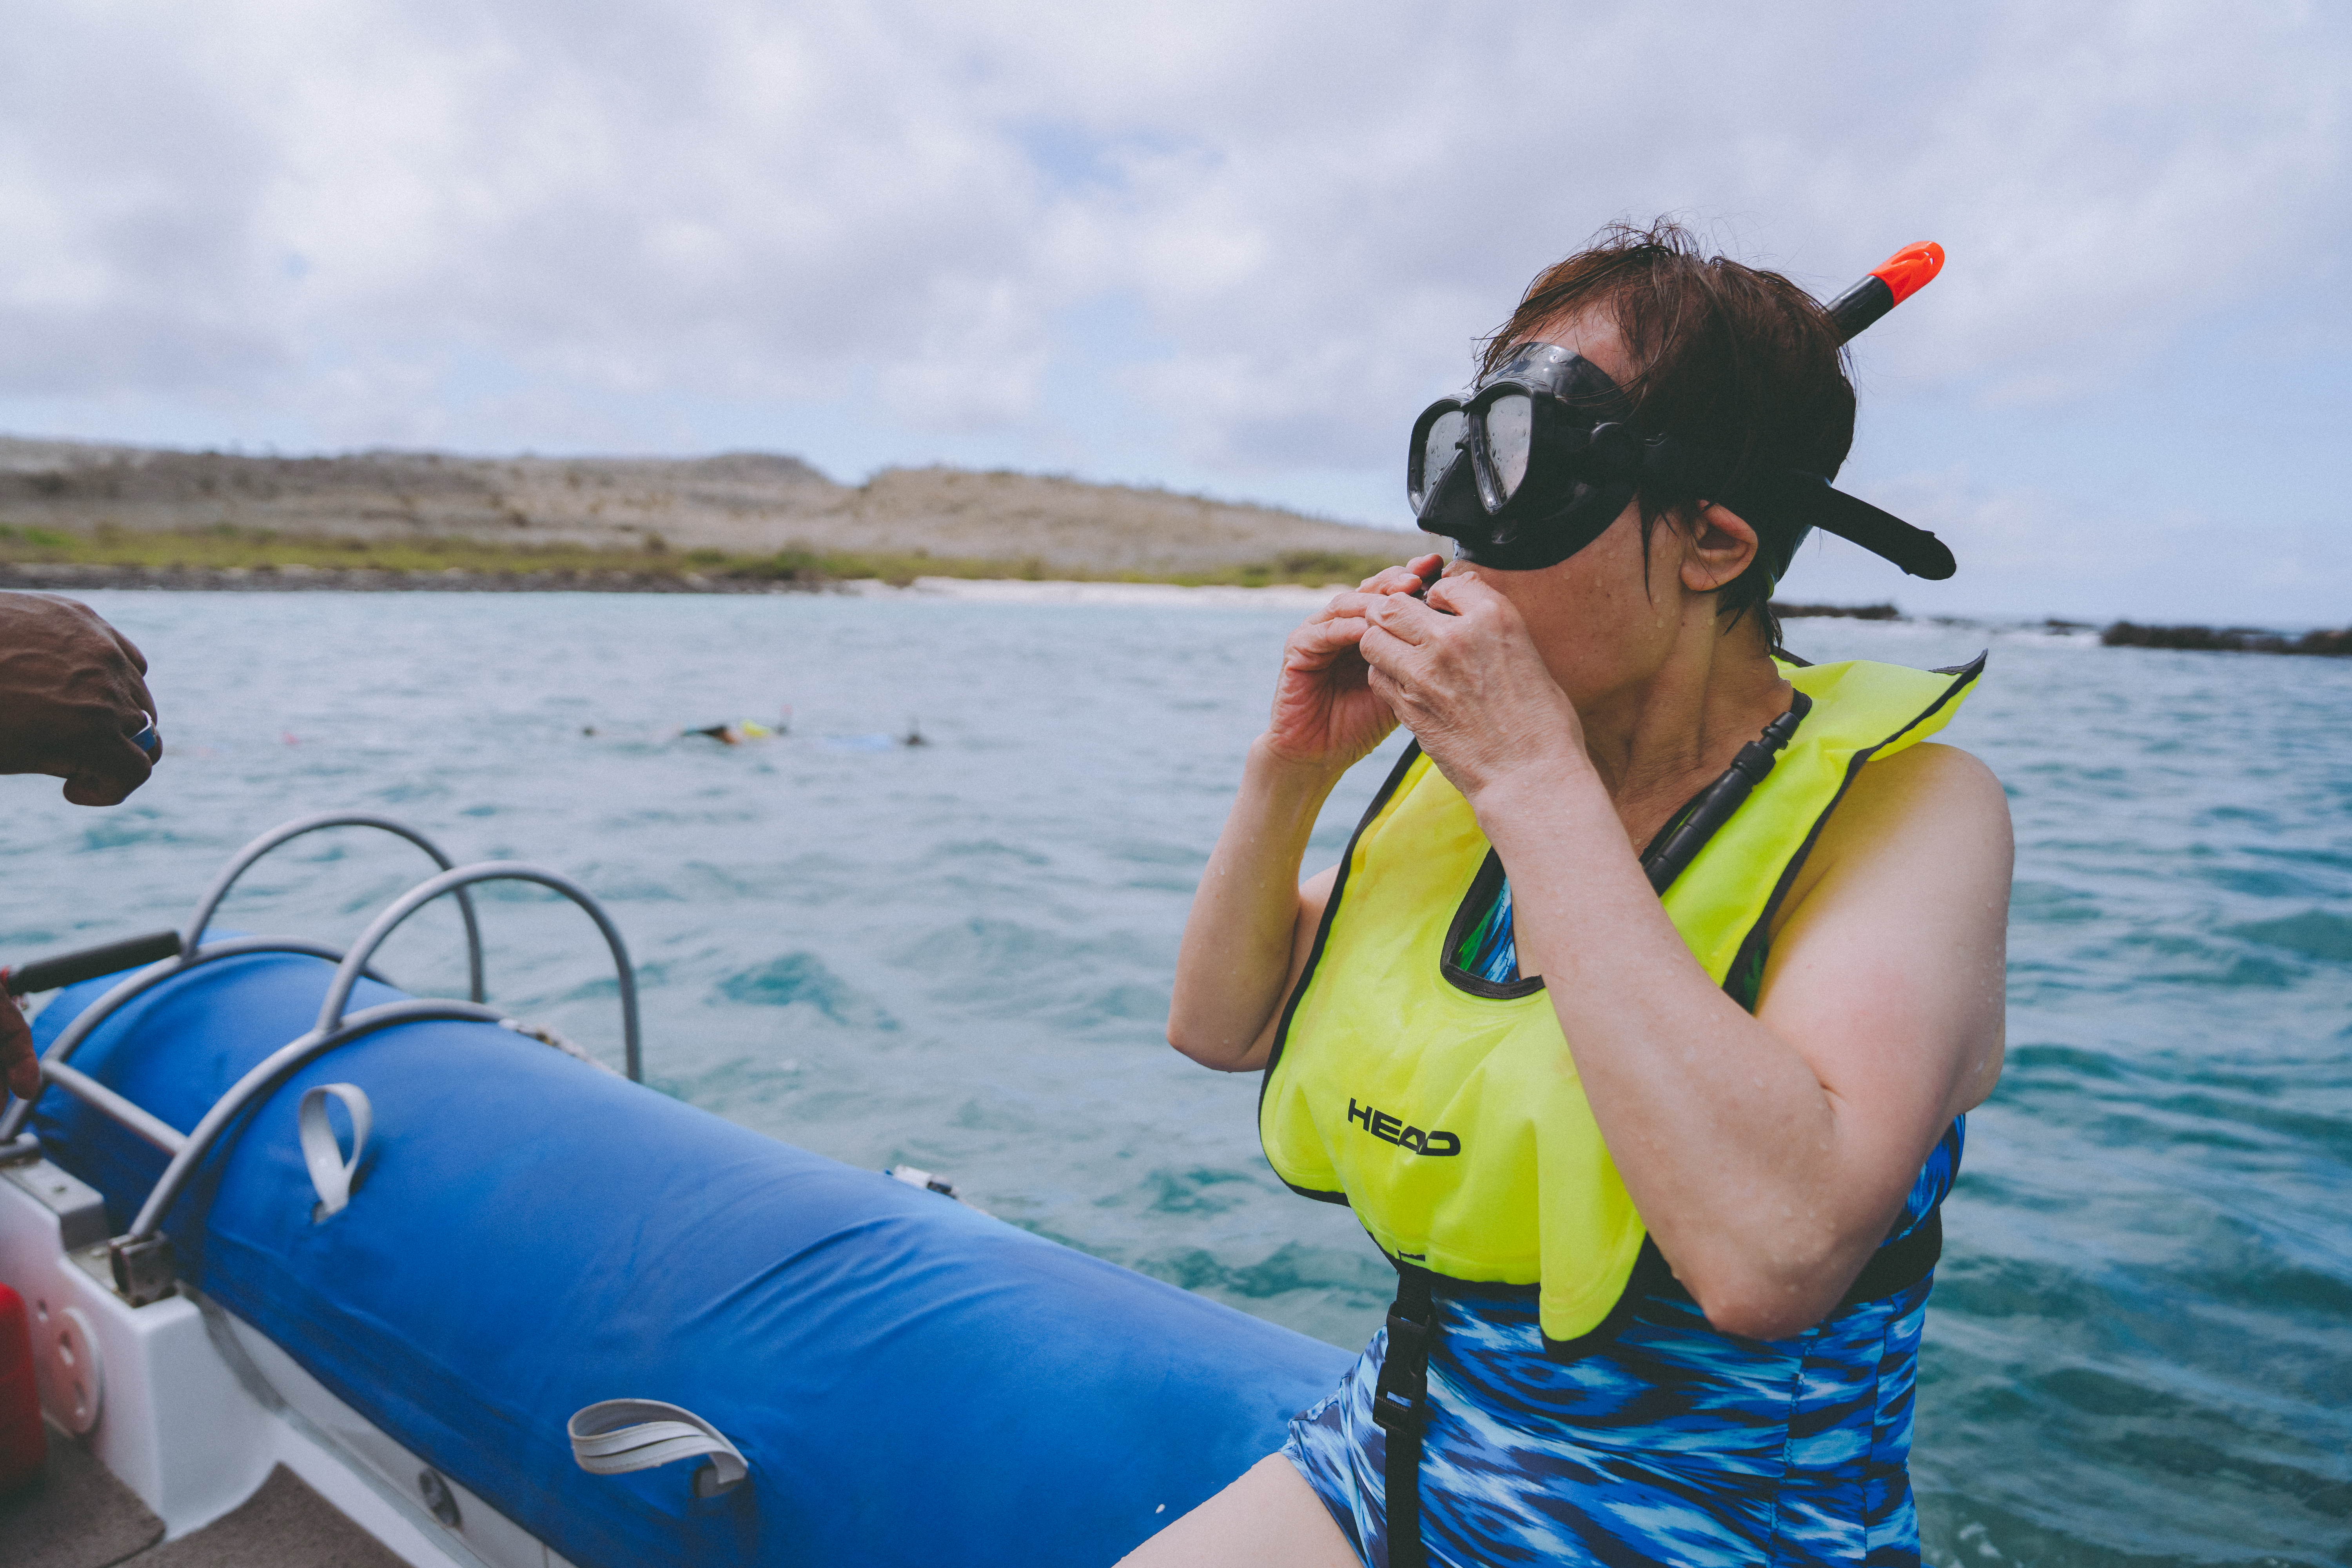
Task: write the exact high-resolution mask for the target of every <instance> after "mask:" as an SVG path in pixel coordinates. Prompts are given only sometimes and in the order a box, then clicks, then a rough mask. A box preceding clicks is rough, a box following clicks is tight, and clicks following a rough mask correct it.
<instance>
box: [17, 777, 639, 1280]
mask: <svg viewBox="0 0 2352 1568" xmlns="http://www.w3.org/2000/svg"><path fill="white" fill-rule="evenodd" d="M345 826H365V827H377V828H382V829H383V830H384V831H386V832H390V833H394V834H397V835H399V836H400V837H404V838H406V839H408V840H409V841H410V842H411V843H414V844H415V845H417V846H419V847H422V848H423V849H424V850H425V853H426V854H428V855H430V856H431V857H432V858H433V859H434V861H435V862H436V864H438V865H440V866H441V867H442V868H443V869H442V871H441V872H440V874H439V875H437V876H435V877H432V878H428V879H426V880H425V881H423V882H420V883H418V884H417V885H416V886H415V887H413V888H411V889H408V890H407V891H406V892H404V893H403V894H401V895H400V897H398V898H397V899H394V900H393V901H392V902H391V903H390V904H389V905H387V906H385V908H384V909H383V911H382V912H380V913H379V914H378V915H377V916H376V918H375V919H374V920H373V921H371V922H369V924H368V927H367V929H366V930H365V931H362V932H361V933H360V936H359V939H358V940H357V941H356V942H353V943H352V947H351V948H350V950H349V951H348V952H336V951H335V950H334V949H332V948H331V947H328V946H325V945H324V944H322V943H319V942H306V941H303V940H300V939H299V938H286V937H235V938H231V939H229V940H228V941H226V942H215V943H213V944H212V945H210V946H208V947H207V946H203V945H201V943H202V941H203V937H204V933H205V929H206V928H207V927H208V926H209V925H210V923H211V920H212V915H213V912H214V911H215V910H216V909H217V908H218V907H219V905H220V901H221V900H222V899H223V898H224V897H226V894H227V892H228V890H229V889H230V887H231V886H233V885H234V884H235V883H236V879H237V878H238V877H240V876H241V875H243V874H244V872H245V871H246V870H247V868H250V867H251V866H252V865H253V863H254V862H255V861H257V860H258V859H259V858H261V857H262V856H264V855H266V854H268V852H269V851H270V850H272V849H274V848H276V847H278V846H279V845H281V844H284V843H286V842H288V841H289V840H290V839H293V838H297V837H301V836H302V835H303V834H306V833H313V832H317V831H319V830H320V829H321V828H326V827H345ZM494 881H513V882H530V883H535V884H537V885H538V886H540V887H543V888H547V889H551V891H554V892H557V893H560V894H562V896H563V897H565V898H567V899H569V900H572V902H573V903H574V904H577V905H578V906H579V907H580V908H581V909H582V910H583V911H585V912H586V914H587V915H588V917H589V919H590V920H591V921H594V923H595V926H596V929H597V931H599V933H601V934H602V935H603V936H604V942H605V945H606V947H607V948H609V949H610V950H611V952H612V956H613V965H614V973H615V977H616V979H617V982H618V988H619V992H620V1002H621V1035H622V1043H623V1047H624V1049H625V1053H626V1058H627V1064H628V1078H629V1080H630V1081H631V1082H632V1083H636V1082H642V1081H643V1076H644V1075H643V1047H642V1042H641V1037H640V1030H639V1025H638V1014H637V986H636V972H635V967H634V966H633V965H632V964H631V963H630V962H629V952H628V947H627V944H626V943H625V942H623V941H622V939H621V933H620V931H619V928H617V927H616V926H614V923H613V921H612V919H611V917H609V916H608V915H606V914H605V913H604V909H603V907H602V906H601V905H599V904H598V903H597V902H596V900H595V899H594V897H593V896H592V895H591V894H590V893H589V892H588V891H587V889H583V888H582V887H581V886H580V885H579V884H578V883H577V882H574V881H573V880H572V879H570V878H569V877H566V876H564V875H562V873H560V872H556V871H550V870H547V869H545V868H541V867H537V866H530V865H526V864H524V863H522V862H520V861H514V860H491V861H485V862H482V863H480V864H478V865H473V866H463V867H459V866H453V865H451V864H450V862H449V858H448V857H447V856H446V855H444V854H443V853H442V852H441V850H440V848H439V847H438V846H436V845H435V844H434V843H433V842H432V841H431V840H430V839H428V838H426V837H425V836H424V835H423V834H421V833H418V832H416V831H415V829H413V828H410V827H408V826H406V825H404V824H402V823H399V822H396V821H394V819H392V818H390V817H383V816H373V815H372V814H366V813H335V812H329V813H321V814H320V815H319V816H308V817H302V818H299V819H298V820H296V821H293V822H289V823H287V824H285V825H284V826H280V827H277V828H273V829H272V830H271V831H269V832H268V833H266V834H263V835H262V836H261V837H259V838H257V839H255V840H254V841H253V842H252V843H250V844H248V845H247V846H246V847H244V848H243V849H240V850H239V851H237V853H236V856H235V857H233V858H231V860H230V862H229V864H228V866H227V867H226V868H224V869H223V871H222V872H221V874H220V875H219V876H218V877H216V878H215V879H214V881H213V884H212V886H211V887H210V888H208V889H206V890H205V896H204V897H203V899H202V900H199V901H198V903H197V906H196V910H195V913H194V915H193V916H192V917H191V918H190V921H189V923H188V926H187V928H186V932H185V935H184V939H183V940H184V947H185V951H184V952H182V954H181V956H180V957H178V958H176V959H172V960H166V961H164V962H163V963H156V964H153V965H151V966H150V967H148V968H146V969H142V970H141V971H139V972H138V973H135V974H131V975H129V976H126V977H125V978H124V979H123V980H122V981H121V982H120V983H119V984H116V985H115V986H114V987H113V988H112V989H110V990H109V991H108V992H107V993H106V994H104V995H102V996H100V998H99V999H98V1000H97V1001H96V1002H94V1003H92V1004H91V1005H89V1007H87V1008H85V1009H83V1011H82V1012H81V1014H80V1015H79V1016H77V1017H76V1018H75V1019H74V1020H73V1021H72V1022H71V1023H70V1024H68V1026H66V1028H65V1029H64V1030H63V1031H62V1032H61V1033H60V1034H59V1035H58V1038H57V1039H56V1040H55V1041H54V1042H53V1043H52V1044H51V1045H50V1047H49V1048H48V1050H47V1052H46V1053H44V1055H43V1057H42V1059H41V1076H42V1078H43V1079H44V1081H45V1082H46V1083H47V1084H49V1085H51V1086H53V1087H55V1088H58V1089H63V1090H65V1091H66V1092H67V1093H68V1094H69V1095H72V1096H73V1097H74V1098H75V1099H77V1100H80V1101H81V1102H82V1103H83V1104H85V1105H88V1106H89V1107H90V1108H91V1109H92V1110H96V1111H98V1112H99V1113H100V1115H102V1116H105V1117H106V1118H108V1119H109V1120H110V1121H114V1122H116V1123H117V1124H118V1125H120V1126H121V1127H123V1128H125V1129H127V1130H128V1131H131V1133H133V1134H135V1135H136V1136H138V1137H139V1138H141V1139H142V1140H144V1141H145V1142H148V1143H151V1144H152V1145H153V1146H154V1147H156V1148H157V1149H160V1150H162V1151H163V1152H164V1153H166V1154H168V1155H170V1156H171V1163H169V1164H168V1165H166V1166H165V1167H164V1170H163V1175H162V1176H161V1177H160V1178H158V1179H157V1181H156V1183H155V1185H154V1186H153V1187H152V1189H150V1190H149V1192H148V1194H147V1198H146V1201H145V1202H144V1203H143V1204H142V1205H141V1206H140V1210H139V1214H138V1216H137V1218H135V1219H134V1220H133V1221H132V1222H131V1228H130V1230H129V1231H127V1232H125V1233H124V1234H123V1235H122V1236H120V1237H116V1238H114V1240H113V1241H111V1242H110V1243H109V1251H110V1254H111V1257H112V1260H113V1270H114V1278H115V1286H116V1289H118V1290H120V1291H121V1293H122V1295H123V1296H124V1297H125V1298H126V1299H128V1300H130V1301H131V1304H132V1305H134V1306H138V1305H143V1304H145V1303H146V1302H148V1301H152V1300H158V1299H160V1298H161V1297H163V1296H165V1295H168V1294H170V1293H171V1290H172V1289H173V1265H172V1258H171V1245H170V1242H169V1240H168V1239H167V1238H166V1237H164V1235H163V1218H164V1216H165V1215H168V1214H169V1213H170V1212H171V1208H172V1205H173V1204H174V1203H175V1202H177V1201H178V1199H179V1196H180V1194H181V1193H182V1191H183V1190H184V1188H185V1187H186V1185H187V1183H188V1181H189V1179H190V1178H191V1177H192V1176H193V1175H194V1173H195V1171H196V1169H197V1167H198V1166H199V1165H200V1164H201V1163H203V1162H204V1160H205V1157H206V1156H207V1155H208V1154H209V1153H210V1152H212V1150H213V1149H214V1148H215V1146H216V1145H217V1144H218V1143H219V1142H221V1140H222V1139H223V1137H224V1136H225V1135H226V1133H227V1131H228V1130H229V1129H230V1127H231V1126H232V1125H233V1124H234V1123H235V1122H236V1119H237V1117H238V1115H239V1114H240V1113H241V1112H243V1111H244V1110H247V1108H248V1107H250V1106H252V1105H254V1104H256V1103H257V1102H258V1101H259V1100H262V1099H263V1098H265V1097H266V1096H268V1094H269V1092H270V1091H271V1090H273V1089H275V1088H276V1087H277V1086H278V1084H279V1083H280V1082H281V1081H283V1079H285V1078H286V1077H287V1075H289V1074H290V1073H292V1072H293V1071H295V1070H296V1069H297V1068H300V1067H301V1066H303V1065H304V1064H305V1063H307V1062H310V1061H311V1060H313V1059H315V1058H318V1057H320V1056H321V1055H324V1054H325V1053H326V1052H328V1051H331V1050H333V1049H334V1048H335V1047H338V1046H342V1045H347V1044H349V1043H351V1042H352V1041H353V1040H356V1039H360V1038H362V1037H365V1036H368V1035H372V1034H374V1033H377V1032H378V1031H380V1030H383V1029H386V1028H389V1027H392V1026H394V1025H398V1024H409V1023H422V1022H426V1021H431V1020H445V1019H446V1020H456V1021H462V1022H472V1023H490V1024H503V1023H509V1022H510V1021H511V1020H509V1018H508V1017H507V1016H506V1015H505V1014H503V1013H500V1012H499V1011H498V1010H497V1009H495V1008H492V1007H490V1006H488V1005H486V998H485V993H484V986H483V973H482V950H481V935H480V929H479V927H478V924H477V922H476V920H475V915H474V906H473V901H472V900H471V899H470V898H469V897H468V896H467V891H466V889H468V888H471V887H473V886H475V885H477V884H478V883H482V882H494ZM449 895H455V896H456V898H457V901H458V906H459V908H460V909H461V910H463V912H464V915H465V921H466V940H467V958H468V968H469V971H470V973H469V976H468V978H469V980H470V990H471V992H472V999H471V1000H469V1001H463V1002H460V1001H455V1000H435V999H430V998H411V999H404V1000H401V1001H397V1002H388V1003H384V1004H383V1005H378V1006H374V1007H368V1008H364V1009H362V1010H361V1011H359V1012H357V1013H350V1014H348V1015H347V1014H346V1011H345V1010H346V1009H347V1008H348V1007H349V1005H350V1004H351V997H352V990H353V988H354V987H356V986H357V985H358V984H359V982H360V980H361V979H362V977H363V976H364V977H366V978H368V979H372V980H377V981H382V979H383V977H382V976H381V975H379V974H376V973H374V972H373V970H372V969H371V968H370V967H369V961H370V960H371V959H373V957H374V956H375V953H376V951H377V950H378V949H379V948H381V947H382V946H383V942H384V941H385V939H387V938H388V937H390V936H391V935H392V933H393V932H394V931H396V930H398V929H399V928H400V926H401V925H402V924H403V923H404V921H407V920H408V918H409V917H410V916H411V915H414V914H415V912H416V911H417V910H421V909H423V908H424V907H425V905H427V904H429V903H432V902H433V901H434V900H436V899H440V898H443V897H446V896H449ZM265 952H269V953H277V952H287V953H299V954H304V955H307V956H310V957H317V958H325V959H329V960H331V961H333V962H334V963H335V965H336V968H335V973H334V977H333V979H332V980H331V981H330V982H329V983H328V986H327V994H326V996H325V998H324V999H323V1000H322V1001H321V1003H320V1008H319V1016H318V1020H317V1022H316V1023H315V1024H314V1025H313V1026H311V1028H310V1030H309V1031H308V1032H307V1033H305V1034H303V1035H302V1036H301V1037H299V1038H297V1039H294V1040H292V1041H289V1043H287V1044H286V1045H284V1046H281V1047H278V1049H277V1050H276V1051H273V1052H272V1053H270V1054H269V1055H268V1057H266V1058H263V1059H262V1060H261V1061H259V1062H258V1063H257V1064H255V1065H254V1067H252V1068H250V1069H248V1070H247V1072H246V1074H245V1075H244V1076H243V1077H242V1078H240V1079H237V1081H236V1083H235V1084H233V1085H231V1086H230V1088H229V1089H228V1091H227V1092H226V1093H225V1094H223V1095H222V1096H221V1097H220V1098H219V1099H218V1100H215V1101H214V1102H213V1103H212V1105H211V1107H210V1108H209V1109H208V1110H205V1114H204V1116H203V1118H202V1119H201V1120H200V1121H198V1122H197V1124H196V1126H195V1127H194V1129H193V1130H192V1131H188V1132H181V1131H179V1130H178V1129H176V1128H174V1127H173V1126H171V1125H170V1124H169V1123H167V1122H165V1121H163V1119H162V1118H160V1117H158V1116H156V1115H155V1114H154V1113H153V1112H152V1111H150V1110H147V1109H146V1108H144V1107H143V1106H141V1105H139V1104H137V1103H136V1102H134V1101H132V1100H130V1099H128V1098H127V1097H125V1096H123V1095H122V1094H121V1093H119V1092H118V1091H116V1090H115V1089H110V1088H109V1087H108V1086H107V1085H105V1084H102V1083H100V1082H99V1081H98V1080H97V1079H93V1078H91V1077H90V1076H89V1074H87V1073H84V1072H82V1071H81V1070H80V1069H79V1068H75V1067H74V1066H72V1065H71V1060H70V1058H72V1056H73V1054H74V1052H75V1051H76V1050H77V1049H78V1048H79V1047H80V1046H81V1044H82V1043H83V1042H84V1041H85V1040H87V1039H88V1038H89V1036H90V1035H91V1033H92V1032H93V1031H95V1030H96V1029H97V1028H98V1027H99V1026H100V1025H102V1024H103V1023H104V1022H105V1021H106V1020H107V1019H108V1018H110V1017H111V1016H114V1015H115V1014H116V1013H118V1012H120V1011H121V1009H122V1008H123V1007H124V1006H126V1005H129V1004H130V1003H131V1002H132V1001H133V1000H135V999H136V998H138V997H139V996H141V995H142V994H145V993H147V992H148V991H150V990H152V989H153V988H154V987H156V986H158V985H160V984H163V982H164V981H166V980H169V979H171V978H173V976H175V975H179V974H183V973H186V972H187V971H188V970H190V969H193V968H194V967H196V966H197V965H199V964H204V963H215V962H217V961H219V960H221V959H225V958H234V957H240V956H246V955H250V954H255V953H265ZM31 1110H32V1101H30V1100H25V1101H20V1102H19V1103H17V1104H16V1105H15V1106H12V1107H11V1108H10V1109H9V1110H8V1113H7V1114H6V1115H5V1117H0V1152H9V1153H11V1154H12V1155H13V1154H16V1153H21V1152H23V1151H22V1149H21V1148H20V1147H16V1146H18V1145H22V1144H24V1143H27V1142H33V1141H31V1140H28V1139H19V1138H18V1137H17V1136H16V1135H17V1133H18V1131H20V1129H21V1128H22V1127H23V1125H24V1122H25V1121H26V1118H27V1117H28V1116H29V1115H30V1113H31ZM36 1147H37V1145H36Z"/></svg>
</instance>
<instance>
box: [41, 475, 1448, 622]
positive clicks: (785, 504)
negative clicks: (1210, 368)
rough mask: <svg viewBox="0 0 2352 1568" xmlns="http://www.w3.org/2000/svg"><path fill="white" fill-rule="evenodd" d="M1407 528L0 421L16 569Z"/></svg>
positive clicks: (1306, 545) (1142, 492) (1267, 537)
mask: <svg viewBox="0 0 2352 1568" xmlns="http://www.w3.org/2000/svg"><path fill="white" fill-rule="evenodd" d="M1417 537H1418V536H1415V535H1407V534H1401V533H1398V532H1395V531H1390V530H1385V529H1374V528H1362V527H1355V526H1351V525H1349V524H1346V523H1339V522H1331V521H1324V520H1321V519H1318V518H1311V517H1305V516H1301V515H1299V514H1298V513H1296V512H1289V511H1281V510H1275V509H1272V508H1268V507H1258V506H1248V505H1242V504H1237V503H1234V502H1228V501H1219V500H1209V499H1206V498H1203V497H1200V496H1188V495H1178V494H1173V493H1171V492H1169V491H1166V490H1153V489H1129V488H1126V487H1123V486H1118V485H1097V484H1084V483H1080V482H1079V481H1077V480H1075V479H1056V478H1051V477H1046V476H1040V475H1034V474H1016V473H1004V472H992V473H974V472H969V471H966V470H962V469H957V468H891V469H887V470H885V471H884V472H882V473H879V474H877V475H876V476H875V477H874V478H873V479H869V480H867V481H866V483H864V484H862V485H843V484H837V483H835V481H833V480H832V479H827V478H826V477H825V476H824V474H821V473H819V472H818V471H817V470H816V469H815V468H811V467H810V466H809V465H808V464H806V463H803V462H802V461H800V460H799V459H798V458H787V457H777V456H771V455H768V454H763V453H730V454H726V455H723V456H719V457H712V458H530V457H526V458H458V457H449V456H445V455H440V454H436V453H430V452H362V453H354V454H351V455H347V456H341V457H317V458H275V457H248V456H242V455H235V454H225V453H219V452H185V451H170V450H156V449H150V448H142V447H119V446H103V445H97V444H91V443H81V442H65V441H34V440H24V439H17V438H11V437H0V576H5V582H6V584H8V585H12V586H19V587H24V586H37V585H38V586H80V587H93V586H103V585H109V584H116V583H121V584H131V583H134V582H137V583H148V584H157V585H185V586H232V585H237V584H250V585H252V586H257V587H258V586H264V585H270V586H292V585H295V583H296V582H298V581H303V580H309V581H316V580H318V579H319V578H320V577H321V576H328V577H331V580H332V581H333V582H334V583H335V584H337V585H343V586H352V587H362V586H383V587H401V586H423V585H428V584H427V581H426V580H427V579H431V581H430V584H429V585H433V586H442V585H449V586H459V585H467V586H485V587H488V586H511V587H605V588H616V589H617V588H637V589H640V590H653V591H660V590H663V589H666V588H667V589H685V590H689V591H690V590H695V589H700V590H704V591H726V590H727V589H729V588H734V589H738V590H758V589H768V590H773V589H774V588H777V587H781V586H786V585H796V586H804V587H805V586H820V585H822V584H824V583H826V582H829V581H838V580H843V579H855V578H883V579H887V580H889V581H892V582H901V583H903V582H907V581H910V580H911V579H913V578H915V577H918V576H961V577H1028V578H1074V579H1082V580H1083V579H1092V580H1106V581H1130V582H1163V583H1230V584H1266V583H1312V584H1321V583H1330V582H1346V583H1353V582H1356V581H1357V580H1359V579H1360V578H1362V577H1363V576H1365V575H1367V574H1370V573H1371V572H1374V571H1377V570H1378V569H1379V568H1380V567H1381V566H1382V565H1386V564H1388V563H1392V562H1395V561H1397V560H1400V559H1402V557H1403V556H1404V555H1406V554H1407V553H1409V552H1411V551H1412V549H1414V548H1415V540H1416V539H1417Z"/></svg>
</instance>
